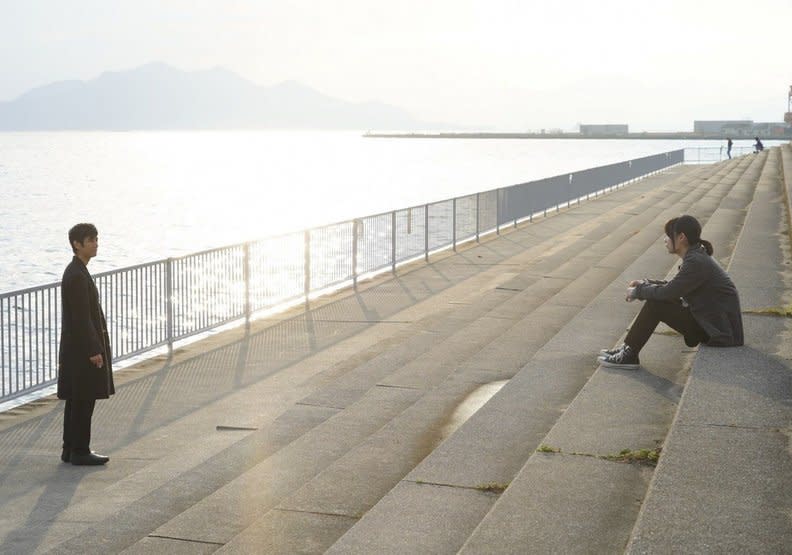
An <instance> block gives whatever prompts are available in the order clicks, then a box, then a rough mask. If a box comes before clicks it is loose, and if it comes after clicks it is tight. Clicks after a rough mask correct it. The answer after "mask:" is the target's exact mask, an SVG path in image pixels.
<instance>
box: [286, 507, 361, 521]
mask: <svg viewBox="0 0 792 555" xmlns="http://www.w3.org/2000/svg"><path fill="white" fill-rule="evenodd" d="M272 510H273V511H280V512H282V513H302V514H307V515H319V516H335V517H339V518H352V519H355V520H360V519H361V518H363V515H362V514H361V513H355V514H353V515H350V514H346V513H326V512H323V511H306V510H304V509H285V508H283V507H276V508H275V509H272Z"/></svg>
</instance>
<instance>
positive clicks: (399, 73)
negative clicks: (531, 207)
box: [0, 0, 792, 130]
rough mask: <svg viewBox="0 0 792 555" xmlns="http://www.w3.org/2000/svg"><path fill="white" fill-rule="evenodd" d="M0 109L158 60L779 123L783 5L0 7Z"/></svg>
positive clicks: (518, 110) (463, 105)
mask: <svg viewBox="0 0 792 555" xmlns="http://www.w3.org/2000/svg"><path fill="white" fill-rule="evenodd" d="M0 8H1V11H0V41H2V48H0V100H11V99H13V98H16V97H17V96H19V95H20V94H22V93H23V92H25V91H26V90H28V89H30V88H32V87H35V86H39V85H43V84H46V83H49V82H52V81H56V80H63V79H83V80H85V79H92V78H94V77H96V76H98V75H99V74H100V73H101V72H102V71H105V70H124V69H130V68H133V67H136V66H139V65H142V64H145V63H148V62H152V61H162V62H166V63H168V64H171V65H174V66H176V67H179V68H181V69H185V70H195V69H206V68H210V67H214V66H223V67H226V68H228V69H230V70H233V71H235V72H237V73H239V74H240V75H242V76H243V77H246V78H248V79H250V80H252V81H254V82H256V83H259V84H261V85H271V84H275V83H278V82H281V81H284V80H287V79H293V80H296V81H300V82H302V83H304V84H306V85H309V86H311V87H313V88H316V89H318V90H319V91H321V92H323V93H325V94H328V95H331V96H335V97H339V98H343V99H346V100H353V101H364V100H380V101H383V102H387V103H390V104H393V105H396V106H399V107H402V108H404V109H406V110H408V111H409V112H411V113H412V114H413V115H415V116H416V117H418V118H421V119H423V120H426V121H438V122H447V123H455V124H460V125H467V126H482V127H484V126H487V127H494V128H499V129H513V130H523V129H539V128H543V127H544V128H554V127H559V128H564V129H572V128H573V127H574V126H575V125H576V124H577V123H606V122H608V123H629V124H630V126H631V129H633V130H641V129H648V130H665V129H683V130H688V129H689V130H692V126H693V120H694V119H742V118H747V119H754V120H756V121H781V120H782V119H783V112H784V111H785V110H786V102H787V92H788V90H789V86H790V85H791V84H792V58H791V57H790V52H792V40H791V39H790V37H792V33H790V30H789V23H790V21H792V0H750V1H749V0H743V1H740V2H738V1H735V0H726V1H723V0H721V1H717V2H716V1H710V0H704V1H701V0H697V1H693V0H685V1H681V0H680V1H677V0H673V1H664V2H646V1H643V2H642V1H640V0H631V1H621V0H619V1H608V0H600V1H590V0H586V1H576V0H575V1H572V0H567V1H565V0H543V1H540V2H534V1H530V0H480V1H479V0H312V1H307V0H259V1H241V0H240V1H235V0H215V1H206V0H24V1H19V0H0Z"/></svg>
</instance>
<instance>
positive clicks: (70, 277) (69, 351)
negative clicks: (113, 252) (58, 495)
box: [58, 224, 115, 465]
mask: <svg viewBox="0 0 792 555" xmlns="http://www.w3.org/2000/svg"><path fill="white" fill-rule="evenodd" d="M98 235H99V234H98V232H97V230H96V227H95V226H94V225H93V224H77V225H75V226H74V227H73V228H71V229H70V230H69V243H70V244H71V247H72V250H73V251H74V258H72V261H71V263H70V264H69V265H68V266H67V267H66V270H65V271H64V272H63V281H62V282H61V306H62V307H63V310H62V317H61V343H60V351H59V353H58V398H59V399H65V400H66V408H65V410H64V413H63V453H62V454H61V460H62V461H63V462H71V463H72V464H75V465H99V464H105V463H106V462H107V461H109V460H110V458H109V457H105V456H103V455H99V454H97V453H94V452H93V451H91V449H90V443H91V417H92V416H93V411H94V405H95V404H96V400H97V399H107V398H109V397H110V395H112V394H113V393H115V387H114V385H113V371H112V365H111V357H112V354H111V351H110V339H109V337H108V335H107V323H106V321H105V316H104V313H103V312H102V307H101V306H100V305H99V292H98V291H97V289H96V285H95V284H94V281H93V278H91V274H90V273H89V272H88V268H87V265H88V262H89V261H90V260H91V258H93V257H94V256H96V251H97V249H98V247H99V242H98Z"/></svg>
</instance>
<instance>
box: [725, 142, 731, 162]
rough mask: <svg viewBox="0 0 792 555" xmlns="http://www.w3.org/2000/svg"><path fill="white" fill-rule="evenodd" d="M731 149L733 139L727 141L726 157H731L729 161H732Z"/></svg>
mask: <svg viewBox="0 0 792 555" xmlns="http://www.w3.org/2000/svg"><path fill="white" fill-rule="evenodd" d="M731 148H732V140H731V137H728V138H727V139H726V156H728V157H729V160H731Z"/></svg>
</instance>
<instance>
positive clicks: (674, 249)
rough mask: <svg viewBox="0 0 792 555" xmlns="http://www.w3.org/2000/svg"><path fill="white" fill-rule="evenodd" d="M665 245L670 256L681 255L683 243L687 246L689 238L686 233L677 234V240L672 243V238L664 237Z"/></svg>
mask: <svg viewBox="0 0 792 555" xmlns="http://www.w3.org/2000/svg"><path fill="white" fill-rule="evenodd" d="M663 243H664V244H665V248H666V250H667V251H668V253H669V254H679V249H680V247H681V246H682V245H683V243H684V244H687V238H686V237H685V234H684V233H677V234H676V238H675V239H674V240H673V241H672V240H671V237H669V236H668V235H665V236H664V237H663Z"/></svg>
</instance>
